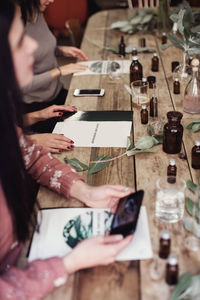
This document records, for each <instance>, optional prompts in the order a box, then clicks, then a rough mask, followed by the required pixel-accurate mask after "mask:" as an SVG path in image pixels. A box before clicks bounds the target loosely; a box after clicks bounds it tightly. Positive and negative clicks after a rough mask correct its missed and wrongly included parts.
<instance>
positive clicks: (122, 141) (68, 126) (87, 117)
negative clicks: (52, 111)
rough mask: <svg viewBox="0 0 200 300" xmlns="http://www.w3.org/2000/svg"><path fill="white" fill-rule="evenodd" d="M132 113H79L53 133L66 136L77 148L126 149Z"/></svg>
mask: <svg viewBox="0 0 200 300" xmlns="http://www.w3.org/2000/svg"><path fill="white" fill-rule="evenodd" d="M132 119H133V113H132V111H78V112H76V113H75V114H71V113H69V114H67V116H66V117H65V119H64V120H63V121H61V122H57V124H56V126H55V128H54V131H53V133H58V134H64V135H65V136H66V137H68V138H70V139H71V140H73V141H74V145H75V146H76V147H124V148H125V147H126V144H127V137H128V136H130V131H131V128H132Z"/></svg>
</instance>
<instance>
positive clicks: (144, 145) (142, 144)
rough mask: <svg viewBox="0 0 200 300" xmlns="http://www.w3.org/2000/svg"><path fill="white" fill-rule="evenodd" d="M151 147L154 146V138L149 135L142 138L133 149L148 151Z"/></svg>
mask: <svg viewBox="0 0 200 300" xmlns="http://www.w3.org/2000/svg"><path fill="white" fill-rule="evenodd" d="M153 146H154V138H153V137H152V136H149V135H146V136H142V137H141V138H140V139H139V140H138V141H137V143H136V144H135V147H136V148H137V149H140V150H144V149H149V148H151V147H153Z"/></svg>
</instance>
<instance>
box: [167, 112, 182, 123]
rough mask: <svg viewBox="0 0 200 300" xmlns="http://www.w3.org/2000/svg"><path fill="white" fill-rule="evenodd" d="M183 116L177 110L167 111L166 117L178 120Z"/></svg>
mask: <svg viewBox="0 0 200 300" xmlns="http://www.w3.org/2000/svg"><path fill="white" fill-rule="evenodd" d="M182 117H183V114H182V113H181V112H179V111H168V113H167V118H168V119H169V120H172V121H180V120H181V119H182Z"/></svg>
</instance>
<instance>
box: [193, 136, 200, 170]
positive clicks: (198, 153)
mask: <svg viewBox="0 0 200 300" xmlns="http://www.w3.org/2000/svg"><path fill="white" fill-rule="evenodd" d="M192 168H193V169H197V170H198V169H200V141H195V145H194V147H193V148H192Z"/></svg>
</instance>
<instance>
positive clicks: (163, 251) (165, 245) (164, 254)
mask: <svg viewBox="0 0 200 300" xmlns="http://www.w3.org/2000/svg"><path fill="white" fill-rule="evenodd" d="M170 245H171V238H170V233H169V231H168V230H162V232H161V236H160V248H159V257H160V258H164V259H165V258H168V256H169V253H170Z"/></svg>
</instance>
